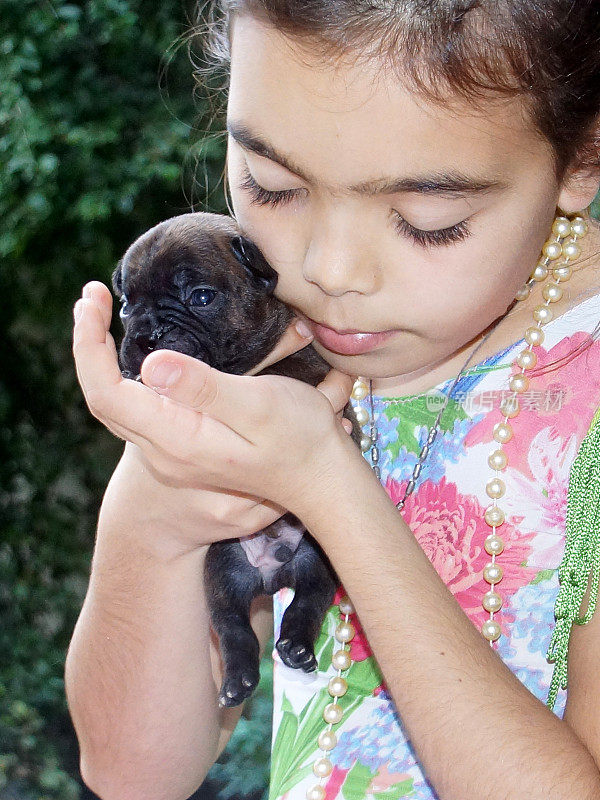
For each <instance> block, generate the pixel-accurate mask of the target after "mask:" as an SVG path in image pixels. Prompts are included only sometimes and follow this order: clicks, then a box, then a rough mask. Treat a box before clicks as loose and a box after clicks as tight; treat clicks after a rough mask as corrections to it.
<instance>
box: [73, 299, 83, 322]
mask: <svg viewBox="0 0 600 800" xmlns="http://www.w3.org/2000/svg"><path fill="white" fill-rule="evenodd" d="M82 314H83V302H82V301H81V300H78V301H77V302H76V303H75V305H74V306H73V317H74V318H75V322H79V320H80V319H81V315H82Z"/></svg>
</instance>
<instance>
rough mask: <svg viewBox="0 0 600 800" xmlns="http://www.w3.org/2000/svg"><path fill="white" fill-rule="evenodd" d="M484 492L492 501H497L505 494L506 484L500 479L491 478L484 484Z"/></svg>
mask: <svg viewBox="0 0 600 800" xmlns="http://www.w3.org/2000/svg"><path fill="white" fill-rule="evenodd" d="M485 491H486V494H487V496H488V497H491V498H492V500H498V498H500V497H502V496H503V495H504V493H505V492H506V484H505V483H504V481H503V480H501V479H500V478H492V479H491V480H489V481H488V482H487V483H486V485H485Z"/></svg>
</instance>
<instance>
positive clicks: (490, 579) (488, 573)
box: [483, 562, 504, 583]
mask: <svg viewBox="0 0 600 800" xmlns="http://www.w3.org/2000/svg"><path fill="white" fill-rule="evenodd" d="M503 575H504V573H503V572H502V567H501V566H500V565H499V564H492V563H491V562H490V563H489V564H486V565H485V567H484V568H483V579H484V581H485V582H486V583H500V581H501V580H502V576H503Z"/></svg>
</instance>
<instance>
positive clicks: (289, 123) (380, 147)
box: [228, 17, 552, 182]
mask: <svg viewBox="0 0 600 800" xmlns="http://www.w3.org/2000/svg"><path fill="white" fill-rule="evenodd" d="M228 120H229V121H230V122H234V123H241V124H242V125H245V126H246V127H247V128H249V129H250V130H251V131H253V132H255V133H257V134H259V135H261V136H262V137H264V138H265V139H266V140H268V142H269V143H270V144H271V145H272V146H273V147H274V148H275V149H276V150H277V151H278V152H281V153H285V154H288V155H290V156H293V157H295V159H294V160H295V161H296V162H297V163H298V165H299V166H305V167H306V168H308V167H309V165H310V166H311V168H312V172H313V173H314V174H315V175H318V176H321V177H323V178H324V177H325V176H330V177H331V178H332V182H335V181H333V178H334V176H337V175H338V174H339V171H340V170H339V168H340V167H342V166H343V168H344V174H345V175H346V176H347V178H348V179H349V180H352V176H354V177H357V178H358V177H359V176H360V177H363V178H364V177H365V175H366V174H368V173H369V169H368V167H372V168H373V169H371V170H370V172H371V173H372V174H373V175H375V174H377V170H376V167H377V166H378V165H386V168H387V169H386V171H387V172H389V171H390V170H395V172H396V173H398V171H401V172H403V171H409V172H411V173H414V172H415V171H425V172H427V171H436V170H439V169H441V168H445V169H447V168H449V167H454V168H455V169H456V170H459V171H462V172H465V168H466V167H467V166H469V167H470V168H471V170H472V171H473V172H475V173H477V172H482V171H486V172H488V173H489V172H490V171H491V172H492V173H497V174H498V175H510V174H512V173H515V172H518V170H519V169H520V168H521V167H523V168H525V167H527V168H536V169H543V170H546V169H547V170H552V152H551V148H550V145H549V143H548V142H547V141H546V140H544V139H543V138H542V137H541V136H540V135H539V134H537V133H536V131H535V130H534V128H533V125H532V123H531V121H530V118H529V116H528V114H527V112H526V110H525V106H524V103H523V102H522V101H521V100H520V99H515V98H510V99H509V98H503V99H500V98H495V99H493V100H492V99H491V98H490V100H489V101H485V103H483V104H481V105H480V107H478V108H475V107H474V105H473V104H472V103H469V102H468V101H466V100H464V99H458V98H456V97H449V98H448V102H447V103H445V104H444V105H442V104H438V103H432V102H431V101H428V100H426V99H425V98H424V97H422V96H420V95H418V94H417V93H416V91H414V90H411V89H410V88H408V86H405V85H403V83H402V82H401V80H400V79H399V78H398V77H397V76H396V75H394V74H392V73H391V72H390V71H384V70H383V69H381V67H380V65H379V64H378V63H377V62H376V61H373V62H370V63H369V62H365V60H364V59H361V61H360V62H356V61H355V62H353V61H352V60H350V59H348V58H344V59H343V60H342V59H340V60H339V61H337V62H335V63H331V62H324V60H323V58H322V57H320V56H319V54H318V53H314V54H312V53H311V52H310V50H309V49H308V48H307V47H306V46H302V45H295V43H294V42H293V40H290V39H289V38H287V37H285V36H284V35H283V34H281V33H280V32H278V31H276V30H275V29H273V28H271V27H268V26H265V25H263V24H261V23H259V22H257V21H255V20H253V19H252V18H250V17H241V18H239V19H237V20H236V21H235V23H234V26H233V34H232V47H231V75H230V88H229V103H228Z"/></svg>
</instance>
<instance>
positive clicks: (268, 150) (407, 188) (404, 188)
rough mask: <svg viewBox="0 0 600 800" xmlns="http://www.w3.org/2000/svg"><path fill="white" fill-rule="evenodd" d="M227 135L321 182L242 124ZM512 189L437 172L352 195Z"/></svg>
mask: <svg viewBox="0 0 600 800" xmlns="http://www.w3.org/2000/svg"><path fill="white" fill-rule="evenodd" d="M227 131H228V133H229V134H230V136H231V137H232V138H233V139H235V141H236V142H237V143H238V144H239V145H241V147H243V148H245V149H246V150H250V151H251V152H252V153H256V154H257V155H259V156H263V157H264V158H268V159H269V160H270V161H275V162H276V163H277V164H280V165H281V166H282V167H285V169H287V170H289V171H290V172H293V173H294V174H295V175H297V176H298V177H299V178H302V180H304V181H306V182H307V183H313V184H318V180H317V179H316V178H314V177H313V176H311V175H310V174H309V173H307V172H306V170H303V169H302V168H300V167H298V166H297V165H296V164H294V162H293V161H292V160H291V159H290V158H288V156H286V155H284V154H282V153H278V152H277V151H276V150H275V148H274V147H273V146H272V145H271V144H269V142H267V141H266V140H265V139H264V138H263V137H262V136H259V135H258V134H256V133H253V132H252V131H251V130H250V129H249V128H248V126H247V125H244V124H243V123H241V122H234V121H232V120H227ZM508 188H509V184H508V183H506V181H502V180H499V179H496V178H477V177H470V176H467V175H464V174H463V173H461V172H458V171H456V170H451V171H449V172H436V173H432V174H429V175H416V176H413V177H406V178H379V179H377V180H369V181H363V182H362V183H358V184H355V185H354V186H349V187H348V191H349V192H353V193H355V194H361V195H368V196H375V195H384V194H399V193H402V192H412V193H414V194H431V195H436V196H438V197H450V198H452V197H456V196H459V195H476V194H485V193H490V192H498V191H503V190H505V189H508Z"/></svg>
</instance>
